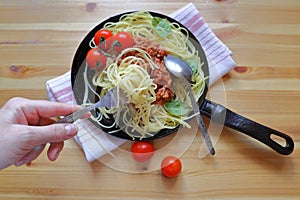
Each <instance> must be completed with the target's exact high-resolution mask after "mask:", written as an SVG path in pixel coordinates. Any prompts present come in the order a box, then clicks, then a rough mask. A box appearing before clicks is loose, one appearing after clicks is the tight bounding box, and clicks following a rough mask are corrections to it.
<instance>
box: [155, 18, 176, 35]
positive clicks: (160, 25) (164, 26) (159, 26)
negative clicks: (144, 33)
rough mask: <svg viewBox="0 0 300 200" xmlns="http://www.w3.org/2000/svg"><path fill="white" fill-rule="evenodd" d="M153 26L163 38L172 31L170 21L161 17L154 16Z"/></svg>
mask: <svg viewBox="0 0 300 200" xmlns="http://www.w3.org/2000/svg"><path fill="white" fill-rule="evenodd" d="M152 26H153V27H154V30H155V31H156V32H157V33H158V34H159V35H160V36H161V37H162V38H167V37H168V36H169V35H170V34H171V33H172V28H171V26H170V23H169V22H168V20H166V19H162V18H160V17H153V19H152Z"/></svg>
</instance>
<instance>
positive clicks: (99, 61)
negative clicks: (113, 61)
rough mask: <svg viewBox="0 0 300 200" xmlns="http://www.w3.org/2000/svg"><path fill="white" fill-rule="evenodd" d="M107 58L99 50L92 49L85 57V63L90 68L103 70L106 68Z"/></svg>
mask: <svg viewBox="0 0 300 200" xmlns="http://www.w3.org/2000/svg"><path fill="white" fill-rule="evenodd" d="M106 60H107V56H106V55H104V54H103V53H102V51H101V50H100V49H99V48H92V49H90V50H89V51H88V53H87V55H86V62H87V64H88V65H89V67H90V68H92V69H96V70H103V69H104V68H105V66H106Z"/></svg>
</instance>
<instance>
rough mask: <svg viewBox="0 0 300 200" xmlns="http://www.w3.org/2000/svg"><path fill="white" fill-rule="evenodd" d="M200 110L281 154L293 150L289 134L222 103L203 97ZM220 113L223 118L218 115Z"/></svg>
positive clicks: (212, 118)
mask: <svg viewBox="0 0 300 200" xmlns="http://www.w3.org/2000/svg"><path fill="white" fill-rule="evenodd" d="M200 112H201V114H203V115H204V116H206V117H208V118H210V119H211V120H212V121H215V122H217V123H223V124H224V126H227V127H229V128H232V129H234V130H237V131H240V132H242V133H244V134H246V135H248V136H250V137H253V138H255V139H256V140H258V141H260V142H262V143H264V144H266V145H267V146H269V147H270V148H272V149H273V150H275V151H276V152H278V153H280V154H282V155H289V154H291V153H292V152H293V150H294V142H293V139H292V138H291V137H290V136H288V135H286V134H284V133H281V132H279V131H276V130H274V129H271V128H269V127H266V126H264V125H262V124H259V123H257V122H255V121H252V120H250V119H248V118H246V117H243V116H241V115H239V114H237V113H235V112H233V111H231V110H229V109H227V108H225V107H224V106H222V105H219V104H217V103H214V102H211V101H209V100H207V99H205V100H204V101H203V103H202V104H201V106H200ZM222 115H223V116H224V117H223V118H222V117H220V116H222ZM212 116H213V117H212ZM214 116H216V117H214ZM222 119H223V120H222ZM274 136H275V137H274ZM279 140H280V141H279ZM282 141H283V142H282Z"/></svg>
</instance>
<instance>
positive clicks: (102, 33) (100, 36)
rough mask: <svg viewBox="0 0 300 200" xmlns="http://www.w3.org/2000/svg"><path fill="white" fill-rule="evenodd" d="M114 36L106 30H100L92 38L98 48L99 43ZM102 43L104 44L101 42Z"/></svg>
mask: <svg viewBox="0 0 300 200" xmlns="http://www.w3.org/2000/svg"><path fill="white" fill-rule="evenodd" d="M113 35H114V34H113V33H112V32H111V31H110V30H107V29H101V30H99V31H97V32H96V33H95V36H94V42H95V44H96V45H97V46H98V45H99V43H100V42H101V43H102V41H103V40H104V39H105V40H107V39H108V38H110V37H112V36H113ZM103 43H104V42H103Z"/></svg>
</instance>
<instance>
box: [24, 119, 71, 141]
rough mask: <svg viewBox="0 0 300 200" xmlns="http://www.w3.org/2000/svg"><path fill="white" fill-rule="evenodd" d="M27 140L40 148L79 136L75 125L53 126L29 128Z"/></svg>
mask: <svg viewBox="0 0 300 200" xmlns="http://www.w3.org/2000/svg"><path fill="white" fill-rule="evenodd" d="M27 128H28V130H29V131H28V134H29V136H28V137H27V138H28V139H27V140H30V143H32V144H34V145H36V146H38V145H41V144H46V143H55V142H62V141H64V140H67V139H70V138H72V137H74V136H75V135H76V134H77V127H76V125H75V124H51V125H47V126H29V127H27Z"/></svg>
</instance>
